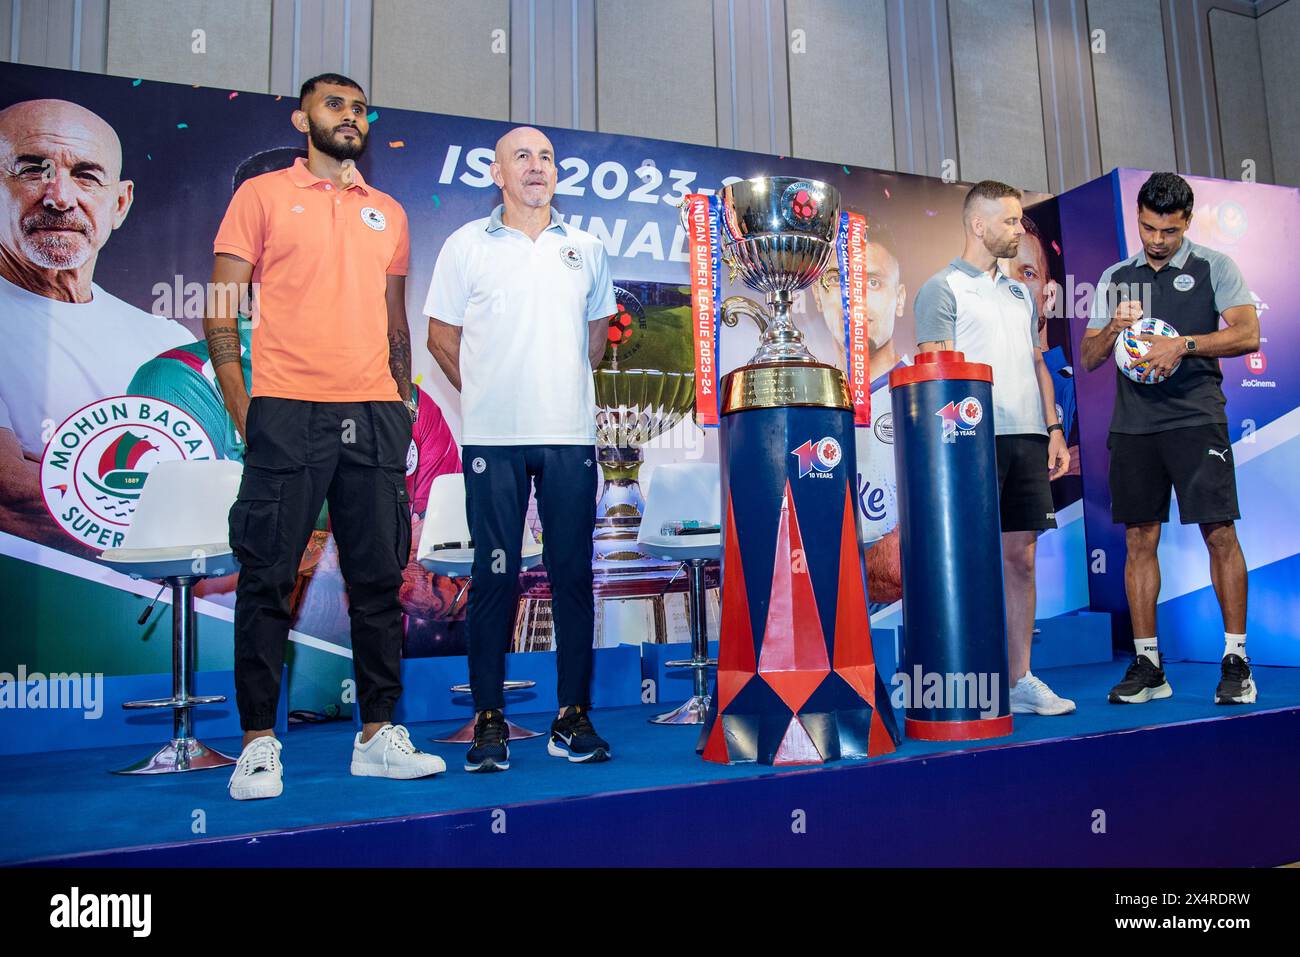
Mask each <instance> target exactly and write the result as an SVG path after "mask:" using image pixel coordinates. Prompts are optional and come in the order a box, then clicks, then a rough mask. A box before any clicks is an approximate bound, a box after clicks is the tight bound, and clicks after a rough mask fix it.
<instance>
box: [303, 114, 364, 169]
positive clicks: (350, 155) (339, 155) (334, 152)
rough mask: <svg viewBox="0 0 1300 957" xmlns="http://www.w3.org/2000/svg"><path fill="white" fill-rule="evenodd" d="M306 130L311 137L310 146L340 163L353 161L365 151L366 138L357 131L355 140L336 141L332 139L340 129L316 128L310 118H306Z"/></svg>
mask: <svg viewBox="0 0 1300 957" xmlns="http://www.w3.org/2000/svg"><path fill="white" fill-rule="evenodd" d="M307 129H308V132H309V135H310V136H311V142H312V145H313V146H315V147H316V149H318V150H320V151H321V152H322V153H324V154H325V155H326V156H329V157H332V158H333V159H336V160H340V161H342V160H354V159H358V158H359V157H360V156H361V154H362V153H364V152H365V151H366V140H367V137H366V135H365V134H364V133H362V132H361V130H359V129H357V138H356V139H355V140H337V139H335V138H334V134H335V132H336V131H337V130H339V129H340V127H338V126H335V127H325V126H317V125H316V123H315V122H314V121H313V120H312V118H311V117H310V116H309V117H307ZM353 129H356V127H353Z"/></svg>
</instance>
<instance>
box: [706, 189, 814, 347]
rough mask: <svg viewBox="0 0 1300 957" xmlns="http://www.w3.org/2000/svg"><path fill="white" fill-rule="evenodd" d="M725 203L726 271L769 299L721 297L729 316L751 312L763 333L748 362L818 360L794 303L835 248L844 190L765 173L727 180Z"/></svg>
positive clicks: (727, 319) (722, 240)
mask: <svg viewBox="0 0 1300 957" xmlns="http://www.w3.org/2000/svg"><path fill="white" fill-rule="evenodd" d="M720 207H721V208H720V213H721V215H720V217H719V220H720V222H719V228H718V233H719V237H718V238H719V246H720V247H721V248H720V254H721V258H722V261H723V262H724V263H726V264H727V266H728V267H729V269H730V272H731V275H730V277H729V278H730V280H732V281H734V280H735V279H736V277H737V276H739V277H740V279H741V280H742V281H743V282H744V283H745V285H746V286H748V287H749V288H750V289H753V290H755V291H757V292H761V293H764V294H765V296H766V301H767V309H764V308H763V307H762V306H761V305H759V304H758V303H756V302H754V301H753V300H752V299H747V298H745V297H744V296H728V297H727V298H726V299H725V300H723V303H722V321H723V322H724V323H726V324H727V325H728V326H734V325H735V324H736V323H737V321H738V320H739V318H740V317H741V316H749V317H750V318H751V319H753V320H754V322H755V323H757V325H758V329H759V332H760V333H761V334H762V342H761V344H760V345H759V348H758V351H757V352H755V353H754V355H753V356H752V357H751V358H750V360H749V363H748V364H749V365H755V364H759V363H768V362H816V361H817V360H816V358H814V357H813V354H812V353H811V352H809V351H808V347H807V346H806V345H804V340H803V333H801V332H800V331H799V330H798V329H796V328H795V325H794V323H793V322H791V320H790V304H791V302H792V301H793V298H794V297H793V294H794V293H795V292H797V291H798V290H800V289H804V288H806V287H808V286H811V285H812V284H813V282H814V281H815V280H816V279H817V277H818V276H820V275H821V274H822V272H823V271H824V270H825V269H826V264H827V261H828V260H829V259H830V257H831V255H832V254H833V253H834V250H835V239H836V234H837V232H838V230H839V224H840V193H839V190H837V189H836V188H835V187H834V186H831V185H829V184H827V183H821V182H818V181H817V180H812V179H800V178H798V177H795V176H764V177H760V178H758V179H748V180H742V181H741V182H739V183H732V184H731V185H730V186H726V187H724V188H723V190H722V193H721V204H720Z"/></svg>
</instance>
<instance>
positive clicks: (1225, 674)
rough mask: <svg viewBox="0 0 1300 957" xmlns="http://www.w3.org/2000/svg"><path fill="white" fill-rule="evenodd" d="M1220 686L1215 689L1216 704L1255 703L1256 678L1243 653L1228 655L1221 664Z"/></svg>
mask: <svg viewBox="0 0 1300 957" xmlns="http://www.w3.org/2000/svg"><path fill="white" fill-rule="evenodd" d="M1220 668H1221V669H1222V670H1221V675H1222V677H1220V678H1219V687H1217V688H1215V689H1214V703H1215V704H1254V703H1255V679H1254V678H1252V677H1251V675H1250V665H1248V664H1246V659H1245V658H1243V657H1241V655H1228V656H1227V657H1225V658H1224V659H1223V662H1222V664H1221V665H1220Z"/></svg>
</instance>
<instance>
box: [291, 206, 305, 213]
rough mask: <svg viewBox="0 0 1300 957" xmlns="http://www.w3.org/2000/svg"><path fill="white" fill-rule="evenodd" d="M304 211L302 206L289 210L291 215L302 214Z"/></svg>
mask: <svg viewBox="0 0 1300 957" xmlns="http://www.w3.org/2000/svg"><path fill="white" fill-rule="evenodd" d="M302 211H303V207H302V206H293V207H291V208H290V209H289V212H291V213H301V212H302Z"/></svg>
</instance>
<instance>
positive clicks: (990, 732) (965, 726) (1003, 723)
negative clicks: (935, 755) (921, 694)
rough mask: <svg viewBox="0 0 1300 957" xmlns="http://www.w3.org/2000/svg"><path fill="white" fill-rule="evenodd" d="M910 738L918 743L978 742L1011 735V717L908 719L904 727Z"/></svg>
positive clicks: (1007, 715)
mask: <svg viewBox="0 0 1300 957" xmlns="http://www.w3.org/2000/svg"><path fill="white" fill-rule="evenodd" d="M903 728H904V731H905V733H906V734H907V736H908V737H909V738H915V739H916V740H918V741H978V740H980V739H982V738H1000V737H1002V736H1003V735H1004V734H1010V733H1011V730H1012V729H1011V715H1009V714H1004V715H1003V716H1002V717H1000V718H977V719H975V720H974V721H920V720H917V719H915V718H908V719H907V721H906V722H905V723H904V725H903Z"/></svg>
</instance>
